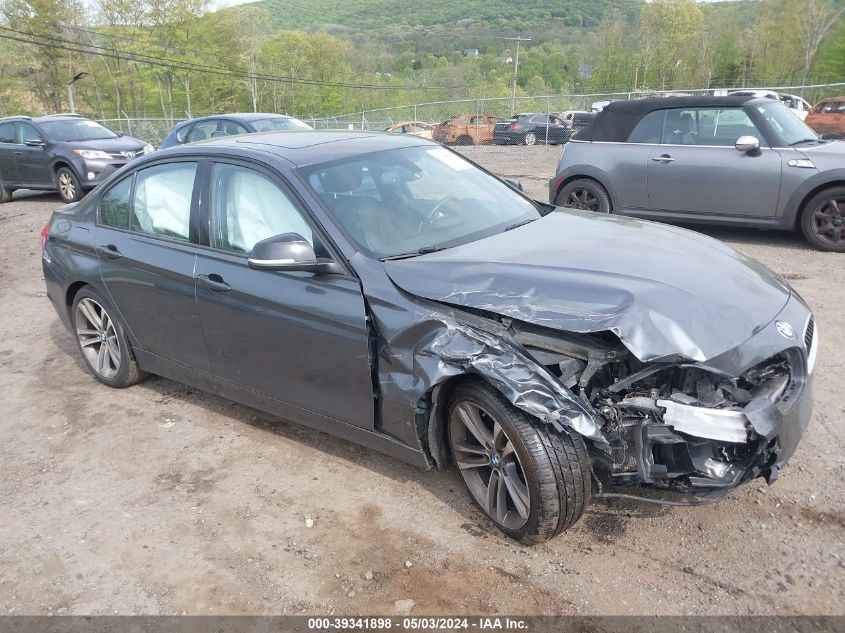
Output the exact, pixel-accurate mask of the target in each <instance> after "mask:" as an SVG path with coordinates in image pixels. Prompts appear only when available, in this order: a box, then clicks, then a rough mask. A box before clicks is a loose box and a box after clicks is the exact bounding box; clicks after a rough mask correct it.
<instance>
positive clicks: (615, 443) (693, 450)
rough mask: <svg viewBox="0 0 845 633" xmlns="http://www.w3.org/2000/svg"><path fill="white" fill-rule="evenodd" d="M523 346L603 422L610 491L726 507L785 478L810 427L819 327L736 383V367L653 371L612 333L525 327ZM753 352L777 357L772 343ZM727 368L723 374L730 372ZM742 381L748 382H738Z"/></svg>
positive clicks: (602, 454)
mask: <svg viewBox="0 0 845 633" xmlns="http://www.w3.org/2000/svg"><path fill="white" fill-rule="evenodd" d="M513 327H514V329H515V339H516V340H517V341H519V343H520V344H522V345H523V346H524V347H525V349H526V351H527V352H528V353H529V354H530V355H531V356H532V357H533V358H535V359H536V360H537V361H538V362H539V363H540V364H542V365H543V366H544V367H545V368H546V369H547V371H549V372H550V373H552V374H553V375H554V376H556V377H557V379H558V380H559V381H560V382H561V383H562V384H563V385H564V386H565V387H567V388H568V389H570V390H571V391H572V393H573V394H575V395H576V396H577V397H578V398H579V399H580V400H581V401H582V402H584V403H585V404H587V405H588V406H589V407H590V408H591V410H592V411H593V412H594V414H595V417H596V419H598V420H599V424H600V431H601V434H602V436H603V438H604V440H605V441H606V443H607V444H606V445H605V446H598V445H595V444H593V445H592V450H591V455H592V458H593V470H594V474H595V475H596V478H597V482H598V483H599V485H600V486H602V487H606V486H609V487H611V488H612V487H615V486H631V485H642V484H645V485H646V486H648V487H650V488H656V489H662V490H665V491H672V492H677V493H685V494H693V495H696V496H706V497H719V496H722V495H723V494H725V493H727V492H728V491H730V490H732V489H733V488H735V487H736V486H737V485H739V484H741V483H743V482H745V481H748V480H750V479H753V478H756V477H758V476H762V477H765V478H766V480H767V481H768V482H772V481H774V479H776V478H777V474H778V470H779V469H780V468H781V467H782V466H783V465H784V464H785V463H786V461H787V460H788V458H789V457H790V456H791V454H792V452H793V451H794V449H795V446H796V445H797V442H798V438H800V436H801V434H803V432H804V429H805V428H806V424H807V421H808V420H809V406H810V405H809V400H810V397H809V384H808V380H807V379H808V369H809V367H808V363H807V362H806V359H807V358H809V352H810V351H812V353H813V354H814V353H815V349H814V346H815V344H816V340H815V338H814V332H813V331H812V330H813V324H812V319H810V321H809V322H808V323H807V327H808V328H809V332H808V333H807V341H806V349H805V350H802V349H801V343H802V342H801V341H795V343H796V347H788V346H784V349H782V350H779V351H778V352H777V353H774V354H772V355H771V356H768V357H766V358H765V359H763V360H761V361H760V362H756V363H755V364H754V365H753V366H751V367H750V368H749V369H746V370H744V371H741V372H737V373H736V374H732V372H730V371H726V367H730V366H731V365H734V366H735V364H736V363H735V361H736V360H737V359H739V358H741V357H742V354H738V353H737V352H736V351H734V352H732V353H730V354H729V355H731V356H733V357H734V358H732V359H730V360H732V361H734V362H732V363H731V362H725V359H721V361H720V359H716V362H714V363H712V364H708V363H691V362H689V361H674V362H673V361H668V362H648V363H644V362H642V361H640V360H638V359H637V358H636V357H635V356H634V355H633V354H631V353H630V352H629V351H628V350H627V349H626V348H625V347H624V346H623V345H622V344H621V343H620V342H619V340H618V339H616V337H615V336H614V335H613V334H611V333H609V332H601V333H595V334H570V333H560V332H556V331H553V330H547V329H545V328H537V327H535V326H531V325H527V324H516V325H514V326H513ZM762 338H763V339H766V343H767V344H762V342H754V341H752V342H751V345H750V346H751V347H755V346H756V347H759V348H760V349H758V350H757V353H758V356H759V354H760V353H765V350H769V349H773V348H772V347H771V341H769V340H768V335H767V333H765V332H764V333H763V336H762ZM720 365H721V366H720ZM737 374H738V375H737Z"/></svg>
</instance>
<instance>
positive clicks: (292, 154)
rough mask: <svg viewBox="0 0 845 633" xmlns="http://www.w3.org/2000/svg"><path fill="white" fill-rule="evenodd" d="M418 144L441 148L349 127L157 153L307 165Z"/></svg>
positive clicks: (210, 142) (229, 139)
mask: <svg viewBox="0 0 845 633" xmlns="http://www.w3.org/2000/svg"><path fill="white" fill-rule="evenodd" d="M419 145H423V146H429V147H431V148H438V147H441V145H440V144H439V143H435V142H433V141H429V140H426V139H423V138H421V137H418V136H413V135H410V134H388V133H385V132H357V131H346V130H303V131H293V130H292V131H284V132H263V133H257V134H246V135H240V136H223V137H219V138H213V139H209V140H207V141H200V142H198V143H190V144H188V145H180V146H178V147H175V148H169V149H166V150H160V151H159V152H156V154H157V155H158V156H161V155H162V153H163V152H173V153H179V154H182V153H188V152H190V153H196V152H198V151H199V152H202V151H204V150H207V151H209V154H218V153H219V154H231V153H234V154H248V153H251V152H262V153H265V154H272V155H274V156H278V157H280V158H283V159H285V160H286V161H288V162H289V163H291V164H293V165H294V166H296V167H303V166H305V165H313V164H316V163H324V162H329V161H334V160H341V159H344V158H349V157H354V156H361V155H364V154H369V153H371V152H377V151H384V150H391V149H399V148H402V147H414V146H419ZM227 150H228V151H227ZM233 150H234V151H233Z"/></svg>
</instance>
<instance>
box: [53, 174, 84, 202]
mask: <svg viewBox="0 0 845 633" xmlns="http://www.w3.org/2000/svg"><path fill="white" fill-rule="evenodd" d="M56 189H58V190H59V196H61V198H62V200H64V201H65V202H76V201H77V200H79V199H80V198H82V187H80V186H79V180H77V178H76V174H74V173H73V171H72V170H70V169H68V168H67V167H60V168H59V169H58V170H57V171H56Z"/></svg>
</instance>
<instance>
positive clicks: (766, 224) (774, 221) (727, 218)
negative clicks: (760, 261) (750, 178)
mask: <svg viewBox="0 0 845 633" xmlns="http://www.w3.org/2000/svg"><path fill="white" fill-rule="evenodd" d="M613 213H614V214H618V215H627V216H630V217H633V218H642V219H644V220H657V221H660V222H681V223H683V224H706V225H711V226H736V227H745V228H751V229H772V230H776V231H794V230H795V228H796V224H795V218H794V217H785V218H780V217H765V218H760V217H754V216H750V215H723V214H719V213H708V214H706V215H705V214H702V213H680V212H674V211H662V210H661V211H656V210H654V209H619V210H618V211H616V210H614V211H613Z"/></svg>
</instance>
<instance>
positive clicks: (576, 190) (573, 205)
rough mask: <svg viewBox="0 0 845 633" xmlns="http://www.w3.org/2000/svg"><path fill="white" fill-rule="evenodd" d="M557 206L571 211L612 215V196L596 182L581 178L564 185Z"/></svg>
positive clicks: (558, 196)
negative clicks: (579, 210) (578, 210)
mask: <svg viewBox="0 0 845 633" xmlns="http://www.w3.org/2000/svg"><path fill="white" fill-rule="evenodd" d="M555 204H556V205H557V206H559V207H567V208H569V209H583V210H585V211H595V212H596V213H610V211H611V206H610V196H608V195H607V191H605V190H604V187H602V186H601V185H600V184H598V183H597V182H596V181H595V180H589V179H587V178H579V179H578V180H573V181H572V182H568V183H567V184H566V185H564V187H563V189H561V190H560V193H558V194H557V198H556V199H555Z"/></svg>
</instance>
